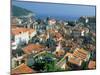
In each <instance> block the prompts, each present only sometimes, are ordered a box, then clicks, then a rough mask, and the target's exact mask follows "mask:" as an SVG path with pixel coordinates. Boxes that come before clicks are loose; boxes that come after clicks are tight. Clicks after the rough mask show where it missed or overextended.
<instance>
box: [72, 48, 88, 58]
mask: <svg viewBox="0 0 100 75" xmlns="http://www.w3.org/2000/svg"><path fill="white" fill-rule="evenodd" d="M73 56H75V57H77V58H80V59H82V60H84V59H86V58H87V56H88V52H87V51H85V50H84V49H77V50H75V51H74V53H73Z"/></svg>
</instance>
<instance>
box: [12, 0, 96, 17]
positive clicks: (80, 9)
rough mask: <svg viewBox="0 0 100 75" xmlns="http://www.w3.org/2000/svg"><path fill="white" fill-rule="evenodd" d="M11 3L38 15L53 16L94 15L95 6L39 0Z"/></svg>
mask: <svg viewBox="0 0 100 75" xmlns="http://www.w3.org/2000/svg"><path fill="white" fill-rule="evenodd" d="M12 4H13V5H16V6H19V7H22V8H25V9H28V10H31V11H32V12H34V13H35V14H36V15H37V16H38V17H39V16H41V17H45V16H54V17H63V18H64V17H67V18H68V17H69V18H71V17H80V16H95V13H96V12H95V6H89V5H72V4H57V3H39V2H23V1H13V2H12Z"/></svg>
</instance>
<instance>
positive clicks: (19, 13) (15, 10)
mask: <svg viewBox="0 0 100 75" xmlns="http://www.w3.org/2000/svg"><path fill="white" fill-rule="evenodd" d="M32 14H33V13H32V11H29V10H27V9H24V8H21V7H18V6H15V5H12V16H16V17H28V16H31V15H32Z"/></svg>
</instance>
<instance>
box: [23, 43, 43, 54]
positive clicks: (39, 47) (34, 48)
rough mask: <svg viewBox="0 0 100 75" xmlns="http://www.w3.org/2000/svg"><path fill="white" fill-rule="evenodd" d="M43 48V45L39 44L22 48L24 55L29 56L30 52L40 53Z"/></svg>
mask: <svg viewBox="0 0 100 75" xmlns="http://www.w3.org/2000/svg"><path fill="white" fill-rule="evenodd" d="M44 48H45V47H44V46H43V45H40V44H29V45H27V46H26V47H24V48H23V51H24V52H25V53H26V54H30V53H31V52H32V51H41V50H43V49H44Z"/></svg>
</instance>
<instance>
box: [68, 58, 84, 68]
mask: <svg viewBox="0 0 100 75" xmlns="http://www.w3.org/2000/svg"><path fill="white" fill-rule="evenodd" d="M68 61H69V62H70V63H72V64H76V65H78V66H81V64H82V62H83V61H82V60H81V59H79V58H76V57H69V58H68Z"/></svg>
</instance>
